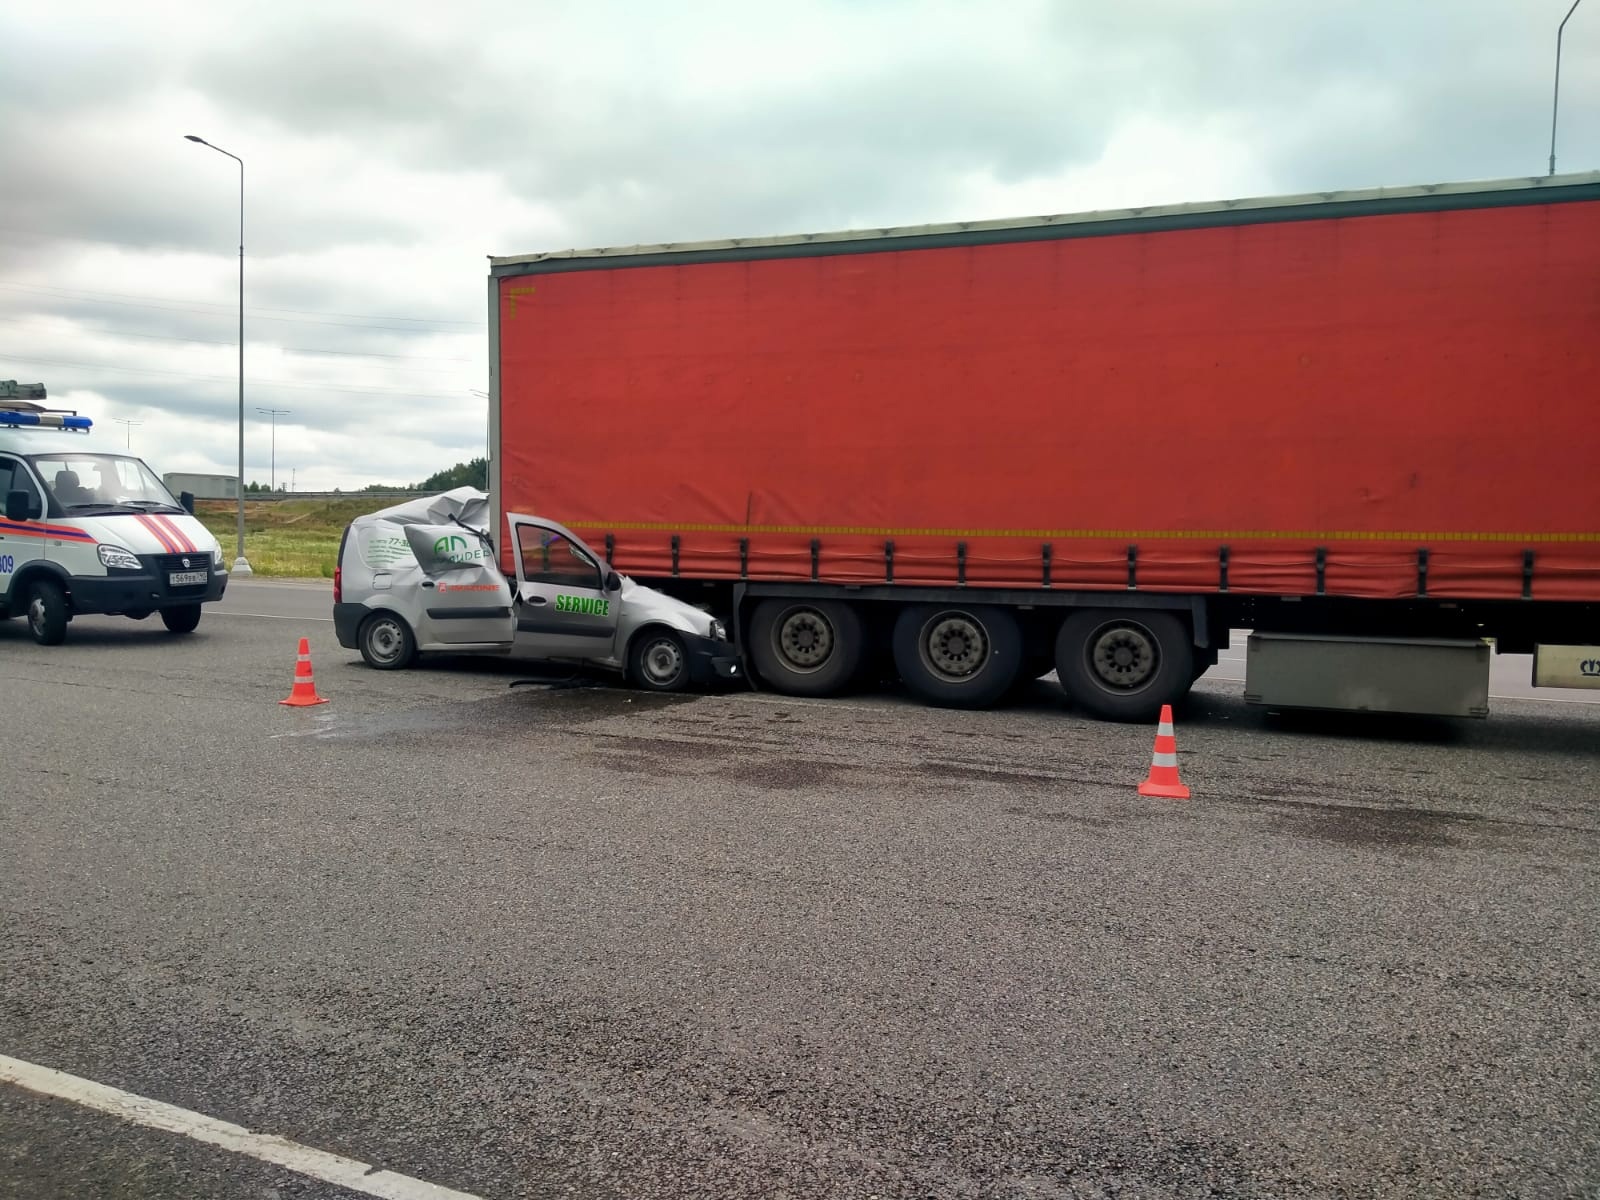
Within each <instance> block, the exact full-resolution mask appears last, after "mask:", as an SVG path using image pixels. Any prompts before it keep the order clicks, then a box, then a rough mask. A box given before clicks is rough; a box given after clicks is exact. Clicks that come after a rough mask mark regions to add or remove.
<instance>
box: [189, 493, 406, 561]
mask: <svg viewBox="0 0 1600 1200" xmlns="http://www.w3.org/2000/svg"><path fill="white" fill-rule="evenodd" d="M393 503H395V501H394V500H384V499H378V500H374V499H370V498H362V497H359V496H357V497H351V498H349V499H339V500H246V501H245V503H244V556H245V558H247V559H249V560H250V569H251V570H252V571H254V572H255V573H256V574H257V575H277V576H284V577H290V578H301V579H319V578H320V579H332V578H333V568H334V566H335V564H336V562H337V560H338V557H339V539H340V537H342V536H343V534H344V529H345V526H346V525H348V524H349V523H350V522H351V521H352V520H354V519H355V518H356V517H359V516H361V515H363V514H364V513H369V512H375V511H376V510H378V509H380V508H384V507H386V506H387V505H390V504H393ZM238 513H239V509H238V505H237V503H236V502H235V501H232V500H199V501H196V502H195V516H197V517H199V518H200V520H201V522H202V523H203V524H204V525H205V527H206V528H207V529H209V530H211V532H212V533H213V534H214V535H215V536H216V539H217V541H218V542H219V543H221V545H222V559H223V562H225V563H232V562H233V558H234V554H235V548H236V547H237V545H238V538H239V525H238V521H239V517H238Z"/></svg>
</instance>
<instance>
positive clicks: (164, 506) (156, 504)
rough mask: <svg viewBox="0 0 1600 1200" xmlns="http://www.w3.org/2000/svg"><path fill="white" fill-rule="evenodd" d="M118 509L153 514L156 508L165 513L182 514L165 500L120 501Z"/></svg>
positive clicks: (181, 510) (179, 509) (180, 510)
mask: <svg viewBox="0 0 1600 1200" xmlns="http://www.w3.org/2000/svg"><path fill="white" fill-rule="evenodd" d="M118 504H119V506H120V507H123V508H137V509H139V510H140V511H141V512H155V511H156V510H157V509H158V508H159V509H161V510H163V511H165V512H183V511H185V510H184V509H182V508H179V507H178V506H177V505H176V504H168V503H167V502H166V501H165V500H120V501H118Z"/></svg>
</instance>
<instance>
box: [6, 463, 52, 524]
mask: <svg viewBox="0 0 1600 1200" xmlns="http://www.w3.org/2000/svg"><path fill="white" fill-rule="evenodd" d="M12 491H22V492H27V493H28V516H29V518H30V519H33V520H38V519H39V518H40V517H42V516H44V497H43V496H41V495H40V494H39V489H38V488H37V487H36V486H34V482H33V476H31V475H29V474H28V468H27V467H25V466H23V465H22V463H20V462H19V461H17V460H16V459H14V458H7V457H6V456H5V455H3V454H0V507H3V504H4V500H5V497H6V495H7V494H8V493H10V492H12Z"/></svg>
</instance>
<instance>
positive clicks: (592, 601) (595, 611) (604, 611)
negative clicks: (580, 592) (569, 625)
mask: <svg viewBox="0 0 1600 1200" xmlns="http://www.w3.org/2000/svg"><path fill="white" fill-rule="evenodd" d="M556 611H557V612H565V613H585V614H587V615H589V616H595V617H609V616H610V615H611V601H609V600H601V599H599V598H597V597H594V596H563V595H561V594H560V593H559V592H558V593H556Z"/></svg>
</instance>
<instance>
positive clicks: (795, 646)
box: [750, 600, 865, 696]
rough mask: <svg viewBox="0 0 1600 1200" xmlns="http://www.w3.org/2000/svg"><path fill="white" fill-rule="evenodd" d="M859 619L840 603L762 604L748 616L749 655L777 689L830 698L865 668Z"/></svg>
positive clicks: (811, 601)
mask: <svg viewBox="0 0 1600 1200" xmlns="http://www.w3.org/2000/svg"><path fill="white" fill-rule="evenodd" d="M864 645H865V638H864V637H863V636H862V632H861V617H860V615H859V614H857V612H856V610H855V609H854V608H852V607H851V606H850V605H848V604H844V603H841V602H840V601H837V600H763V601H761V603H760V604H758V605H756V610H755V613H754V614H753V615H752V616H751V618H750V657H751V658H752V659H753V660H754V662H755V666H756V670H757V671H759V672H760V674H761V678H763V679H765V680H766V681H767V682H768V683H769V684H771V685H772V686H773V687H774V688H775V689H777V690H778V691H780V692H783V693H785V694H786V695H790V696H831V695H833V694H835V693H836V692H839V691H841V690H843V689H844V688H845V686H846V685H848V684H849V683H850V681H851V680H853V679H854V678H855V676H856V672H857V671H858V670H859V669H860V667H861V655H862V650H863V648H864Z"/></svg>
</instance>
